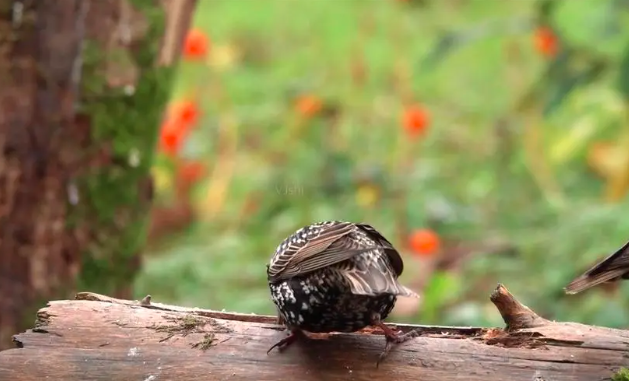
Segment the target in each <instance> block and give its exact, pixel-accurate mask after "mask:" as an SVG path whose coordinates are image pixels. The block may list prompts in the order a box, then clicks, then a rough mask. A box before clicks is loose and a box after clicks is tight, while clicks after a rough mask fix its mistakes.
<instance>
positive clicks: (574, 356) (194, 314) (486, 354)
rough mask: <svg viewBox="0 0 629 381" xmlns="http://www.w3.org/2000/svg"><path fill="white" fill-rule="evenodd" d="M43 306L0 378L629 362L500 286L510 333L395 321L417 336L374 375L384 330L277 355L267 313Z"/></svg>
mask: <svg viewBox="0 0 629 381" xmlns="http://www.w3.org/2000/svg"><path fill="white" fill-rule="evenodd" d="M76 299H77V300H63V301H55V302H51V303H50V304H49V305H48V306H47V307H46V308H43V309H41V310H40V311H39V312H38V314H37V321H36V323H35V328H33V329H32V330H30V331H28V332H26V333H24V334H19V335H16V337H15V342H16V344H17V346H18V348H16V349H10V350H6V351H3V352H0V379H2V380H13V379H20V380H24V381H30V380H33V381H35V380H42V379H44V378H49V379H51V380H55V379H58V380H65V381H75V380H76V381H79V380H81V381H85V380H103V381H105V380H107V381H127V380H153V381H167V380H173V381H174V380H177V381H184V380H198V379H203V380H234V381H236V380H246V381H251V380H260V381H282V380H294V379H301V380H304V381H319V380H329V381H334V380H339V381H341V380H356V381H358V380H365V381H379V380H383V381H384V380H387V381H389V380H400V381H406V380H409V381H411V380H412V381H415V380H421V381H446V380H469V381H494V380H495V381H532V380H533V381H580V380H583V381H593V380H610V379H611V377H612V375H613V374H614V373H616V372H618V371H619V369H620V368H621V367H622V366H627V365H628V364H629V360H627V359H628V357H629V347H627V341H628V340H629V332H627V331H622V330H616V329H609V328H603V327H595V326H587V325H583V324H576V323H558V322H551V321H548V320H546V319H543V318H541V317H539V316H538V315H536V314H535V313H534V312H533V311H531V310H530V309H528V308H527V307H526V306H523V305H522V304H520V303H519V302H518V301H516V300H515V298H513V296H512V295H511V294H510V293H509V292H508V291H507V290H506V289H505V288H504V287H502V286H499V287H498V288H497V289H496V290H495V291H494V293H493V294H492V296H491V300H492V301H493V303H494V304H495V305H496V307H497V308H498V311H499V312H500V314H501V315H502V316H503V318H504V320H505V322H506V324H507V327H506V328H505V329H502V328H481V327H435V326H409V325H404V326H402V325H398V327H397V328H399V329H401V330H403V331H408V330H410V329H417V330H419V331H420V336H419V337H417V338H414V339H412V340H410V341H407V342H406V343H402V344H399V345H397V346H394V347H393V349H392V350H391V353H390V354H389V355H388V357H387V358H385V359H384V361H383V362H382V363H381V364H380V366H379V367H378V368H376V360H377V358H378V355H379V353H380V352H381V351H382V350H383V348H384V337H383V336H382V333H381V332H380V331H379V330H378V331H374V330H363V331H362V332H357V333H353V334H332V335H329V336H328V337H325V335H318V337H317V339H314V338H313V339H311V340H308V339H302V340H298V342H296V343H295V344H293V345H291V346H290V347H288V348H286V349H285V350H284V351H282V352H281V353H278V352H276V351H275V350H274V351H272V352H271V353H269V354H268V355H267V353H266V352H267V350H268V349H269V348H270V347H271V346H272V345H273V344H274V343H276V342H277V341H279V340H280V339H282V338H284V337H286V336H285V335H286V333H284V332H282V331H283V327H280V326H278V325H276V320H277V319H276V318H275V317H272V316H256V315H245V314H232V313H225V312H218V311H208V310H201V309H189V308H182V307H177V306H169V305H164V304H157V303H152V302H151V301H150V298H149V297H147V298H145V299H144V300H142V301H141V302H134V301H128V300H120V299H113V298H109V297H106V296H103V295H96V294H92V293H79V294H78V295H77V296H76Z"/></svg>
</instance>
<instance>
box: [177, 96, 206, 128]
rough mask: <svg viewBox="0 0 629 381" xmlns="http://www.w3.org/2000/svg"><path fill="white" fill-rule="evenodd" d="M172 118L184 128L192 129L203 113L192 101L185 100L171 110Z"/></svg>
mask: <svg viewBox="0 0 629 381" xmlns="http://www.w3.org/2000/svg"><path fill="white" fill-rule="evenodd" d="M170 114H171V116H170V117H171V118H172V119H175V120H176V121H177V123H180V124H181V127H182V128H186V129H190V127H192V126H193V125H194V124H196V122H197V120H198V119H199V115H200V114H201V111H200V110H199V106H198V105H197V104H196V103H195V102H194V101H191V100H184V101H180V102H177V103H175V104H174V105H173V106H172V109H171V112H170Z"/></svg>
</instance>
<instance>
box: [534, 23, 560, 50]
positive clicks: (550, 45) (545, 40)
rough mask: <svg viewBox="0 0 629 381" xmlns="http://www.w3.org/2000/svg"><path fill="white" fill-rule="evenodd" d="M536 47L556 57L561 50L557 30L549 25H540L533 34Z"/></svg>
mask: <svg viewBox="0 0 629 381" xmlns="http://www.w3.org/2000/svg"><path fill="white" fill-rule="evenodd" d="M533 38H534V43H535V49H536V50H537V51H538V52H539V53H540V54H542V55H543V56H546V57H554V56H555V55H556V54H557V51H558V50H559V39H558V38H557V36H556V35H555V32H554V31H553V30H552V29H551V28H550V27H547V26H542V27H539V28H537V29H536V30H535V35H534V36H533Z"/></svg>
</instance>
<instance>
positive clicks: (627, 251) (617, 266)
mask: <svg viewBox="0 0 629 381" xmlns="http://www.w3.org/2000/svg"><path fill="white" fill-rule="evenodd" d="M623 279H625V280H626V279H629V242H627V243H625V245H624V246H623V247H621V248H620V249H618V250H617V251H616V252H615V253H613V254H612V255H610V256H608V257H607V258H605V259H604V260H602V261H600V262H599V263H597V264H596V265H595V266H594V267H592V268H591V269H589V270H588V271H586V272H585V273H583V274H581V275H579V276H578V277H576V278H575V279H574V280H573V281H572V282H570V284H568V285H567V286H566V288H565V290H566V293H568V294H576V293H579V292H581V291H585V290H587V289H588V288H591V287H594V286H596V285H599V284H601V283H610V282H617V281H619V280H623Z"/></svg>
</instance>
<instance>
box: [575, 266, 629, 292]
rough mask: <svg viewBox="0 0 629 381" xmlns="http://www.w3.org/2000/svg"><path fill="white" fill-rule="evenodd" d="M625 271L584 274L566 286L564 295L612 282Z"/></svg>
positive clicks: (625, 270) (616, 270)
mask: <svg viewBox="0 0 629 381" xmlns="http://www.w3.org/2000/svg"><path fill="white" fill-rule="evenodd" d="M627 271H628V270H627V269H615V270H610V271H605V272H602V273H598V274H596V275H590V274H588V273H585V274H583V275H581V276H579V277H578V278H576V279H575V280H573V281H572V282H570V284H569V285H567V286H566V288H565V290H566V294H576V293H579V292H581V291H584V290H587V289H588V288H591V287H594V286H596V285H599V284H601V283H605V282H609V281H612V280H616V279H618V278H620V277H621V276H622V275H623V274H624V273H626V272H627Z"/></svg>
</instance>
